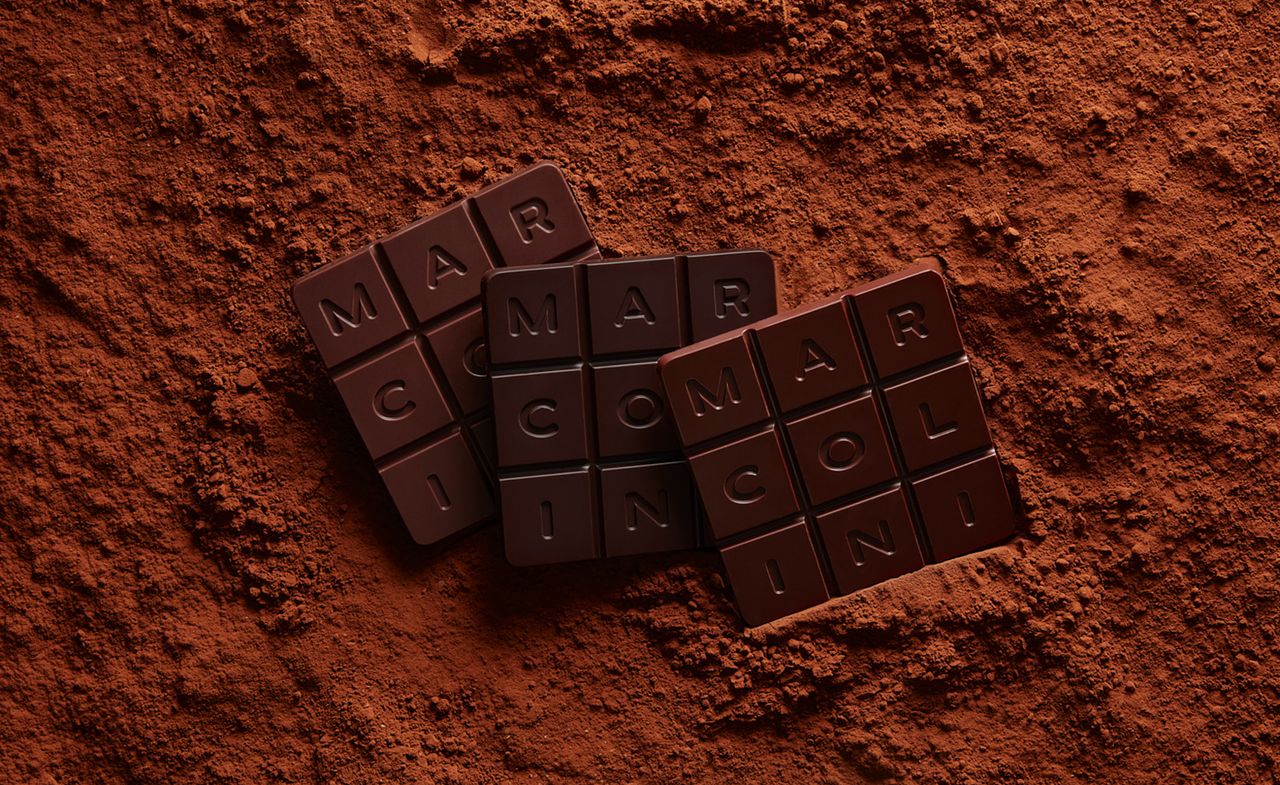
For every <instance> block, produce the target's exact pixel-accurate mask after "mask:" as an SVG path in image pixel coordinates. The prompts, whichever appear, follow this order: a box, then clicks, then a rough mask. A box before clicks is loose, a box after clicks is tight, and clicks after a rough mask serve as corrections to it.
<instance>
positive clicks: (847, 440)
mask: <svg viewBox="0 0 1280 785" xmlns="http://www.w3.org/2000/svg"><path fill="white" fill-rule="evenodd" d="M866 451H867V450H866V446H865V445H864V444H863V442H862V437H861V436H859V435H858V434H856V433H850V432H848V431H845V432H844V433H837V434H835V435H834V436H828V437H827V439H826V441H824V442H823V443H822V447H821V451H820V452H819V453H818V460H819V461H821V462H822V465H823V466H824V467H825V468H827V469H830V470H831V471H833V472H842V471H845V470H846V469H852V468H853V467H854V466H857V465H858V462H859V461H861V460H862V456H863V455H865V454H866Z"/></svg>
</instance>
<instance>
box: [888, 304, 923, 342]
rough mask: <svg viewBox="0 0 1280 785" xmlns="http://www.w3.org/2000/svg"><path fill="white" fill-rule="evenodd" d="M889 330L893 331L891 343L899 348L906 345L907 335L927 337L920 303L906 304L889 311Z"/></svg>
mask: <svg viewBox="0 0 1280 785" xmlns="http://www.w3.org/2000/svg"><path fill="white" fill-rule="evenodd" d="M885 315H886V316H888V317H889V329H890V330H893V342H894V343H896V344H897V345H899V346H906V345H907V333H915V334H916V336H918V337H920V338H928V337H929V328H928V327H926V326H925V323H924V306H923V305H921V304H920V303H907V304H906V305H900V306H898V307H897V308H894V309H892V310H890V311H889V312H888V313H886V314H885Z"/></svg>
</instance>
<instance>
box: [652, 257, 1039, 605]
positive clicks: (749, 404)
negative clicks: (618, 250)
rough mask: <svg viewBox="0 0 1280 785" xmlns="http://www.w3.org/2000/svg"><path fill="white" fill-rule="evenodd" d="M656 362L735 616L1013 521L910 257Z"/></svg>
mask: <svg viewBox="0 0 1280 785" xmlns="http://www.w3.org/2000/svg"><path fill="white" fill-rule="evenodd" d="M659 374H660V376H661V379H662V382H663V385H664V389H665V392H666V394H667V400H668V401H669V404H670V407H671V413H672V416H673V417H674V419H675V422H676V426H677V430H678V432H679V434H680V438H681V441H682V443H683V444H684V447H685V452H686V454H687V455H688V457H689V462H690V466H691V467H692V470H693V476H694V479H695V483H696V485H697V488H698V490H699V493H700V495H701V498H702V501H703V504H704V505H705V510H706V514H707V518H708V523H709V525H710V529H711V532H712V534H713V536H714V538H715V540H716V544H717V546H718V548H719V549H720V552H721V555H722V557H723V561H724V566H725V571H726V573H727V574H728V577H729V582H730V584H731V585H732V586H733V591H734V594H735V596H736V598H737V601H738V607H739V609H740V610H741V612H742V615H743V618H744V619H745V620H746V622H747V623H748V624H749V625H752V626H755V625H759V624H763V623H765V622H768V621H771V620H774V619H778V618H780V617H783V616H786V615H789V614H791V613H795V612H796V611H799V610H803V609H805V608H808V607H811V606H814V605H818V604H820V603H822V602H825V601H826V600H827V599H829V598H830V597H831V596H834V595H843V594H849V593H850V592H854V591H857V590H859V589H862V588H865V587H868V586H871V585H873V584H875V583H879V582H881V581H884V580H887V579H889V578H892V577H895V576H897V575H902V574H904V573H907V572H911V571H913V570H917V569H920V568H921V567H923V566H924V564H925V563H926V562H931V561H942V560H945V559H950V558H953V557H956V556H960V555H962V554H965V553H969V552H971V551H975V550H978V549H981V548H985V547H987V546H990V545H992V544H994V543H996V542H999V541H1000V540H1003V539H1005V538H1007V537H1008V536H1010V535H1011V534H1012V533H1013V531H1014V514H1013V507H1012V504H1011V503H1010V499H1009V495H1008V491H1007V489H1006V488H1005V484H1004V479H1003V477H1002V475H1001V471H1000V464H999V461H998V459H997V457H996V453H995V448H994V446H993V445H992V443H991V434H990V432H989V430H988V428H987V421H986V416H985V415H984V413H983V410H982V402H981V398H980V397H979V395H978V388H977V386H976V383H975V381H974V378H973V373H972V371H971V370H970V367H969V359H968V357H966V355H965V353H964V347H963V345H962V343H961V340H960V332H959V328H958V326H957V324H956V319H955V314H954V313H953V311H952V309H951V302H950V299H949V298H948V296H947V291H946V285H945V283H944V281H943V278H942V276H941V275H940V274H939V273H938V272H937V271H936V270H935V269H932V268H931V267H929V266H927V265H918V266H914V267H911V268H909V269H907V270H904V271H903V272H900V273H898V274H895V275H891V276H888V277H886V278H882V279H879V280H877V281H873V282H871V283H868V284H866V285H864V286H860V287H858V288H855V289H853V290H852V291H849V292H847V293H845V294H843V295H840V296H838V297H835V298H832V299H828V300H826V301H823V302H820V303H817V304H814V305H810V306H807V307H804V308H800V309H798V310H795V311H791V312H789V313H785V314H782V315H780V316H777V317H774V318H771V319H767V320H764V321H762V322H760V323H758V324H756V325H753V326H751V327H748V328H744V329H739V330H735V331H733V332H731V333H727V334H725V335H721V336H718V337H716V338H712V339H710V340H707V341H703V342H701V343H697V344H694V345H692V346H689V347H687V348H684V349H680V350H678V351H675V352H672V353H670V354H667V355H665V356H664V357H663V358H662V359H661V361H660V362H659Z"/></svg>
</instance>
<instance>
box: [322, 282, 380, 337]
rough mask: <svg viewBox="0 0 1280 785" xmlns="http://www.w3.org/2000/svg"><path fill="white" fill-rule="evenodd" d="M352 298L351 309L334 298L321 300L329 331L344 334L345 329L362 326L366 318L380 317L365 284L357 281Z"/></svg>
mask: <svg viewBox="0 0 1280 785" xmlns="http://www.w3.org/2000/svg"><path fill="white" fill-rule="evenodd" d="M351 294H352V300H351V308H350V310H347V309H344V308H343V307H342V306H341V305H338V304H337V303H335V302H334V301H333V300H330V299H327V298H325V299H322V300H320V314H321V315H322V316H324V323H325V325H326V326H327V327H328V328H329V332H331V333H333V334H334V335H342V331H343V330H345V329H348V328H350V329H353V330H354V329H355V328H357V327H359V326H360V324H361V322H363V321H364V320H365V318H366V317H367V318H369V319H376V318H378V309H377V308H375V307H374V305H373V298H372V297H370V296H369V290H368V289H366V288H364V284H362V283H357V284H356V286H355V289H354V290H352V292H351Z"/></svg>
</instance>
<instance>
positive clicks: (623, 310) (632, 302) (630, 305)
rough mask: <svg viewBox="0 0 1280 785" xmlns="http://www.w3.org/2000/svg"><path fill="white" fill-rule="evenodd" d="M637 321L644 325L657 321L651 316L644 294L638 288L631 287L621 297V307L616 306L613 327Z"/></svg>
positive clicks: (650, 309) (651, 310) (651, 311)
mask: <svg viewBox="0 0 1280 785" xmlns="http://www.w3.org/2000/svg"><path fill="white" fill-rule="evenodd" d="M636 319H639V320H640V321H642V322H644V323H645V324H653V323H654V322H656V321H657V320H658V319H657V317H655V316H654V315H653V309H652V308H650V307H649V303H648V301H647V300H645V299H644V293H643V292H641V291H640V290H639V289H638V288H636V287H634V286H632V287H630V288H628V289H627V293H626V294H624V295H622V305H620V306H618V315H617V316H616V317H614V320H613V326H614V327H624V326H626V324H627V322H629V321H634V320H636Z"/></svg>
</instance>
